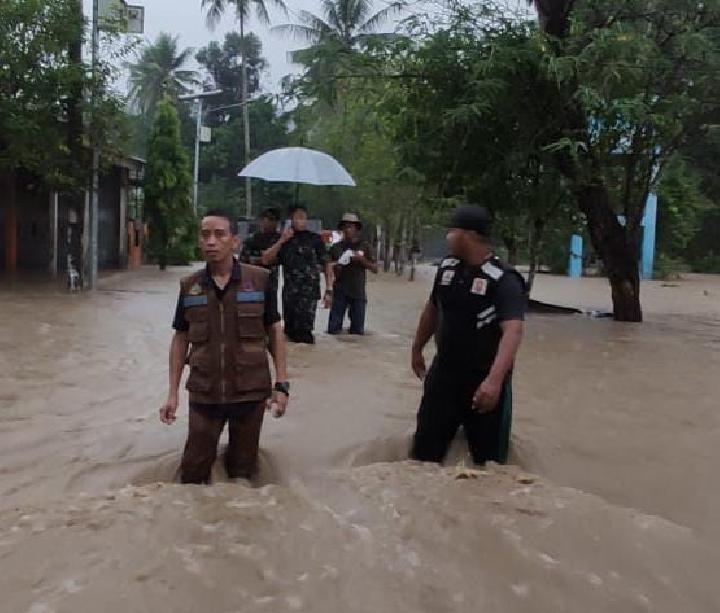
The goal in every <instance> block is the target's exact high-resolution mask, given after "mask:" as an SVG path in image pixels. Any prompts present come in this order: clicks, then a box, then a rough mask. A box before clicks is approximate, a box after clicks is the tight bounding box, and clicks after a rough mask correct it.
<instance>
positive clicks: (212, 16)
mask: <svg viewBox="0 0 720 613" xmlns="http://www.w3.org/2000/svg"><path fill="white" fill-rule="evenodd" d="M202 6H203V8H206V9H207V21H208V25H209V26H210V27H214V26H215V25H216V24H217V23H218V21H219V20H220V17H221V16H222V14H223V13H224V12H225V9H226V8H228V7H230V6H231V7H233V8H234V9H235V16H236V17H237V20H238V24H239V25H240V39H241V40H245V24H246V23H247V20H248V19H249V18H250V15H251V14H252V9H255V15H256V16H257V18H258V19H259V20H260V21H261V22H262V23H264V24H269V23H270V13H269V12H268V6H274V7H276V8H278V9H280V10H282V11H287V7H286V6H285V2H284V0H202ZM247 64H248V62H247V58H246V57H245V55H244V54H243V55H241V56H240V66H241V73H242V88H241V94H242V95H241V98H240V102H242V103H243V130H244V132H245V163H248V162H249V161H250V111H249V110H248V108H247V106H248V105H247V104H245V102H246V101H247V100H248V91H249V86H248V73H247V68H248V66H247ZM245 185H246V189H247V202H248V212H250V209H251V207H252V195H251V185H252V180H251V179H250V177H247V178H246V180H245Z"/></svg>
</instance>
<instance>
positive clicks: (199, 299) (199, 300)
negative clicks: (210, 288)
mask: <svg viewBox="0 0 720 613" xmlns="http://www.w3.org/2000/svg"><path fill="white" fill-rule="evenodd" d="M207 303H208V297H207V296H183V306H184V307H185V308H186V309H187V308H189V307H194V306H205V305H206V304H207Z"/></svg>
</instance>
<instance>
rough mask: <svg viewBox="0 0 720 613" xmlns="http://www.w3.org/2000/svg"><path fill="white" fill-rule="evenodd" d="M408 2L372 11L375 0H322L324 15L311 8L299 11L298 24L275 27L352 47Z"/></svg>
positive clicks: (402, 1) (349, 48) (319, 41)
mask: <svg viewBox="0 0 720 613" xmlns="http://www.w3.org/2000/svg"><path fill="white" fill-rule="evenodd" d="M405 6H406V2H405V1H404V0H398V1H396V2H392V3H391V4H389V5H388V6H387V7H385V8H384V9H382V10H380V11H377V12H373V2H372V0H322V12H323V15H324V18H322V17H318V16H317V15H315V14H313V13H311V12H309V11H299V12H298V20H299V22H300V23H297V24H286V25H282V26H277V27H276V28H273V29H274V30H276V31H278V32H285V33H290V34H294V35H295V36H300V37H302V38H305V39H306V40H307V41H309V42H311V43H313V44H315V45H316V44H318V43H323V42H328V41H335V42H339V43H341V45H342V46H343V47H344V48H345V49H347V50H351V49H353V48H354V47H356V46H357V44H358V43H360V42H362V40H363V38H366V37H368V36H370V35H372V34H373V32H375V31H376V30H377V28H378V26H379V25H380V24H381V23H382V22H383V21H385V20H387V19H388V17H390V15H391V14H393V13H397V12H398V11H400V10H402V9H403V7H405Z"/></svg>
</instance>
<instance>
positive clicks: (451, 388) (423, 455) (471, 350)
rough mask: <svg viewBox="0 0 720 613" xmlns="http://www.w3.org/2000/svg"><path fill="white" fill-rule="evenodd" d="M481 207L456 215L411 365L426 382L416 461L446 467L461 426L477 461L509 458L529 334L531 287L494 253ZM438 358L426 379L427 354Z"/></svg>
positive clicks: (419, 414)
mask: <svg viewBox="0 0 720 613" xmlns="http://www.w3.org/2000/svg"><path fill="white" fill-rule="evenodd" d="M489 234H490V218H489V215H488V213H487V211H486V210H485V209H483V208H481V207H476V206H466V207H460V208H459V209H457V210H456V211H455V214H454V216H453V219H452V222H451V224H450V230H449V231H448V236H447V238H448V246H449V248H450V255H449V256H448V257H447V258H445V260H443V262H442V263H441V265H440V268H439V270H438V273H437V276H436V278H435V283H434V285H433V290H432V294H431V296H430V300H429V301H428V302H427V304H426V305H425V309H424V311H423V313H422V316H421V318H420V323H419V325H418V330H417V334H416V336H415V342H414V343H413V349H412V367H413V370H414V372H415V374H416V375H417V376H418V377H419V378H420V379H424V381H425V389H424V394H423V399H422V402H421V404H420V409H419V410H418V415H417V430H416V432H415V437H414V439H413V449H412V457H413V458H414V459H417V460H421V461H429V462H442V460H443V459H444V457H445V455H446V453H447V450H448V448H449V446H450V443H451V442H452V439H453V438H454V436H455V433H456V432H457V429H458V428H459V427H460V425H462V426H463V429H464V430H465V435H466V438H467V440H468V445H469V447H470V453H471V455H472V457H473V461H474V462H476V463H478V464H481V463H484V462H486V461H488V460H493V461H496V462H505V461H506V460H507V453H508V445H509V436H510V420H511V415H512V412H511V410H512V404H511V389H510V375H511V372H512V368H513V364H514V361H515V356H516V354H517V350H518V348H519V347H520V342H521V340H522V334H523V319H524V316H525V309H526V305H527V291H526V287H525V281H524V280H523V278H522V277H521V276H520V275H519V274H518V273H517V272H516V271H515V270H513V269H512V268H510V267H509V266H506V265H505V264H503V263H502V262H501V261H500V260H499V259H498V258H496V257H495V256H494V255H493V252H492V247H491V244H490V240H489ZM433 335H434V336H435V338H436V342H437V356H436V358H435V360H434V362H433V364H432V366H431V367H430V370H429V371H428V372H427V373H426V369H425V360H424V358H423V353H422V352H423V348H424V347H425V345H426V344H427V342H428V341H429V340H430V338H431V337H432V336H433Z"/></svg>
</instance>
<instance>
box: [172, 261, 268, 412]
mask: <svg viewBox="0 0 720 613" xmlns="http://www.w3.org/2000/svg"><path fill="white" fill-rule="evenodd" d="M268 283H269V273H268V271H267V270H265V269H263V268H259V267H256V266H250V265H246V264H240V263H238V262H236V263H235V266H234V268H233V274H232V276H231V278H230V281H228V287H227V289H226V291H225V296H224V298H223V300H222V301H220V300H218V298H217V295H216V293H215V289H214V287H213V284H212V280H211V279H209V278H208V274H207V272H206V271H205V270H202V271H199V272H197V273H195V274H193V275H190V276H189V277H186V278H184V279H183V280H182V281H180V289H181V293H182V301H183V307H184V309H185V318H186V320H187V322H188V324H189V325H190V329H189V330H188V340H189V341H190V353H189V355H188V364H189V365H190V377H189V378H188V381H187V385H186V388H187V390H188V391H189V392H190V402H196V403H200V404H229V403H235V402H251V401H260V400H264V399H266V398H268V397H269V396H270V395H271V394H272V382H271V378H270V365H269V362H268V338H267V331H266V329H265V321H264V314H265V291H266V290H267V288H268Z"/></svg>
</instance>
